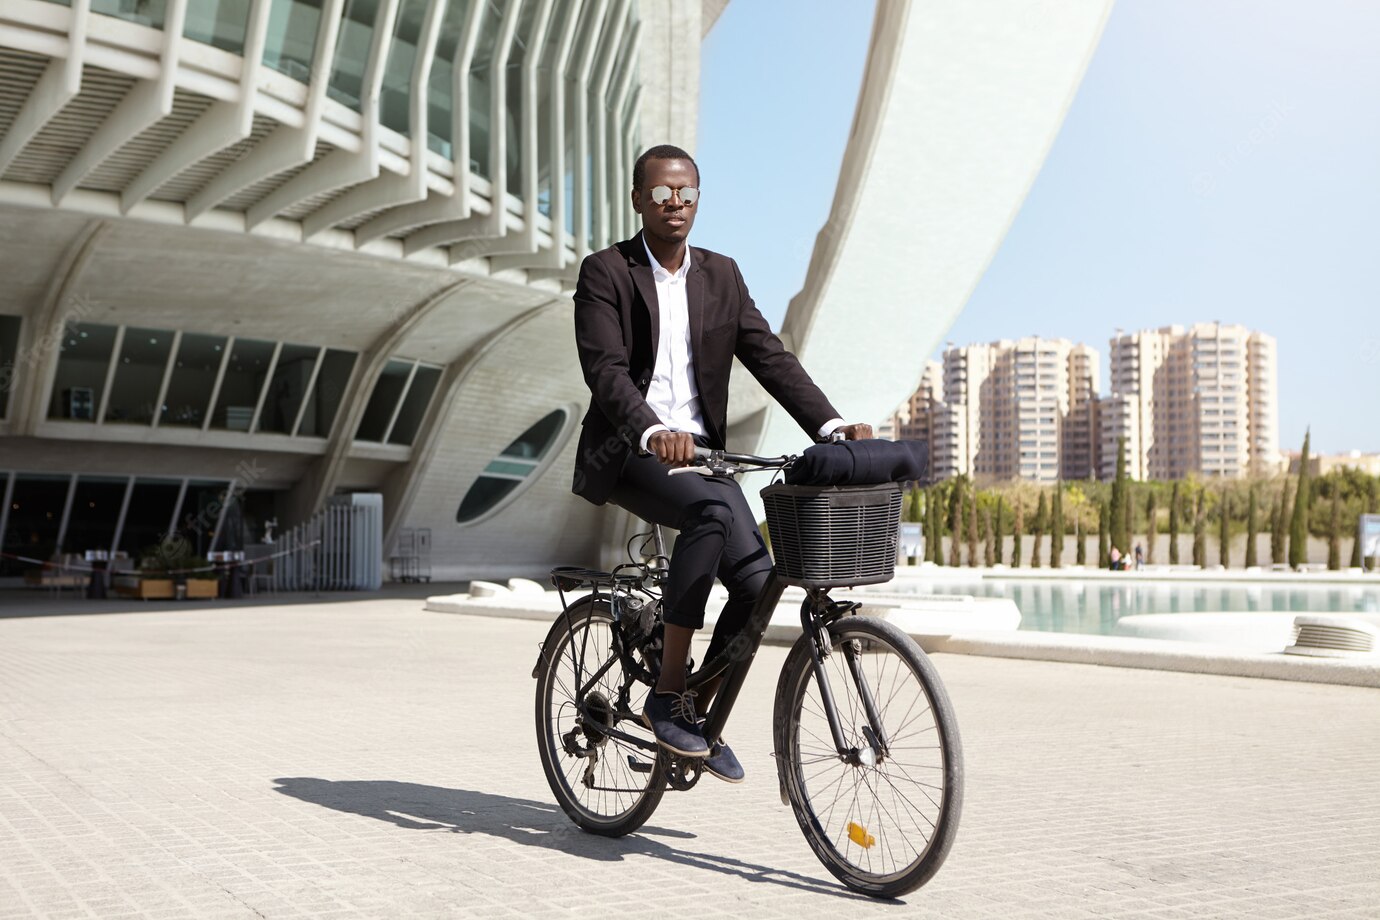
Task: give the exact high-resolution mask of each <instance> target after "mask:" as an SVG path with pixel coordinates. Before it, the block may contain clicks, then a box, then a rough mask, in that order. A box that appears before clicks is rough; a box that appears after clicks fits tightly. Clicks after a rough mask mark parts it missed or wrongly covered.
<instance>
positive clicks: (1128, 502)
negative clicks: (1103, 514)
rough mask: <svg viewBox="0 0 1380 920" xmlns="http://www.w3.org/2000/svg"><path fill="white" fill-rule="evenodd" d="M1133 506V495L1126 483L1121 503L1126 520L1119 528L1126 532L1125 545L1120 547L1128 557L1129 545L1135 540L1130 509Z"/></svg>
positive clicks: (1129, 553)
mask: <svg viewBox="0 0 1380 920" xmlns="http://www.w3.org/2000/svg"><path fill="white" fill-rule="evenodd" d="M1134 507H1135V497H1134V496H1133V494H1132V492H1131V486H1130V484H1129V483H1128V484H1127V485H1126V496H1125V500H1124V501H1123V503H1122V505H1121V508H1122V515H1123V516H1124V517H1125V518H1126V520H1124V521H1123V522H1122V524H1121V529H1122V531H1123V532H1124V533H1125V534H1126V545H1125V546H1124V547H1123V548H1122V550H1121V554H1122V555H1123V556H1126V557H1128V558H1129V557H1130V556H1131V545H1132V544H1133V543H1135V542H1136V532H1135V529H1134V528H1133V527H1132V526H1131V511H1132V509H1133V508H1134Z"/></svg>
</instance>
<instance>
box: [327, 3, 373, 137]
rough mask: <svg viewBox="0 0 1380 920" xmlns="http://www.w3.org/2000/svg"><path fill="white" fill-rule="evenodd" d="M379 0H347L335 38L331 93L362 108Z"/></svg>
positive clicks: (337, 99) (330, 84)
mask: <svg viewBox="0 0 1380 920" xmlns="http://www.w3.org/2000/svg"><path fill="white" fill-rule="evenodd" d="M378 6H379V4H378V0H345V15H344V18H343V19H342V20H341V23H340V34H339V35H338V36H337V37H336V42H335V60H334V61H333V62H332V64H331V79H330V82H329V83H328V84H327V86H326V92H327V94H328V95H329V96H330V97H331V98H332V99H334V100H335V101H336V102H339V103H340V104H341V105H343V106H345V107H346V108H349V109H354V110H355V111H356V112H358V111H359V110H360V102H359V99H360V94H361V93H363V91H364V68H365V67H366V66H367V65H368V63H369V45H370V42H371V39H372V38H373V34H374V18H375V16H376V15H377V14H378Z"/></svg>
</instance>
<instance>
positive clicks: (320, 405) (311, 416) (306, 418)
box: [297, 348, 355, 438]
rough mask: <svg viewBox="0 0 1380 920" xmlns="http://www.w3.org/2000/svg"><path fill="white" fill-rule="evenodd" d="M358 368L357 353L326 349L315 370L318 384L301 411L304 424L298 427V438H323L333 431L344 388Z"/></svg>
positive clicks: (313, 388) (343, 395)
mask: <svg viewBox="0 0 1380 920" xmlns="http://www.w3.org/2000/svg"><path fill="white" fill-rule="evenodd" d="M354 368H355V353H354V352H352V351H337V350H336V349H334V348H328V349H326V354H325V355H324V356H322V358H321V368H320V370H318V371H317V372H316V386H314V387H312V391H311V396H310V397H309V398H308V399H307V406H306V408H305V409H304V410H303V411H302V423H301V425H299V426H298V428H297V434H298V436H299V437H316V438H324V437H326V436H327V435H329V434H330V433H331V423H332V422H334V421H335V413H336V410H337V409H339V408H340V401H341V400H342V399H343V398H344V397H345V388H346V387H347V386H349V384H350V372H351V371H353V370H354Z"/></svg>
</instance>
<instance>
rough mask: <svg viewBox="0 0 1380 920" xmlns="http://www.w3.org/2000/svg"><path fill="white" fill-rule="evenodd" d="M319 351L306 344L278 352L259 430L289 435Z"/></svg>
mask: <svg viewBox="0 0 1380 920" xmlns="http://www.w3.org/2000/svg"><path fill="white" fill-rule="evenodd" d="M320 355H321V349H320V348H311V347H309V346H307V345H284V346H283V347H282V350H281V351H279V352H278V363H277V364H276V365H274V367H273V377H272V379H270V380H269V382H268V393H267V394H266V395H265V396H264V407H263V410H262V411H261V412H260V413H259V427H258V429H257V430H259V431H275V432H277V433H279V434H292V429H293V426H294V425H296V424H297V412H298V410H300V409H301V408H302V402H303V401H304V400H305V399H306V398H307V386H308V385H309V384H310V383H311V376H312V372H313V371H315V370H316V361H317V358H318V357H320Z"/></svg>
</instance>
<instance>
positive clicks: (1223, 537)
mask: <svg viewBox="0 0 1380 920" xmlns="http://www.w3.org/2000/svg"><path fill="white" fill-rule="evenodd" d="M1217 519H1218V523H1219V526H1220V529H1219V530H1218V532H1217V561H1218V562H1220V563H1221V564H1222V568H1224V569H1229V568H1231V532H1230V531H1229V530H1228V529H1227V528H1228V527H1229V526H1230V524H1231V507H1230V505H1229V504H1228V503H1227V487H1226V486H1223V487H1222V505H1221V507H1220V508H1218V513H1217Z"/></svg>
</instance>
